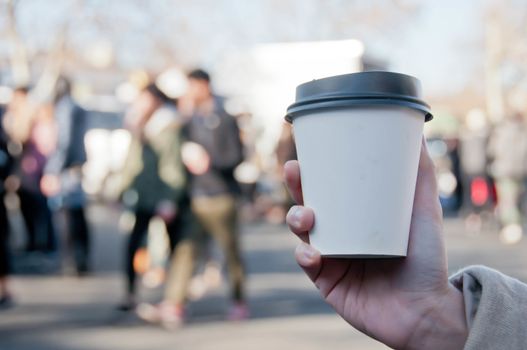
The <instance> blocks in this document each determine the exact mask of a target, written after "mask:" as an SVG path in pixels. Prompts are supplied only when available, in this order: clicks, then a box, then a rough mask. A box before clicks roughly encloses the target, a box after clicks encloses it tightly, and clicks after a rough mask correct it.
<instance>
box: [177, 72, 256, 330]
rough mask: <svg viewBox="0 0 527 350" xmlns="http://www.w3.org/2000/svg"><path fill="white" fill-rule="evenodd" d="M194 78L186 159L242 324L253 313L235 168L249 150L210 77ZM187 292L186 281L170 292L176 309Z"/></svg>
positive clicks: (195, 201)
mask: <svg viewBox="0 0 527 350" xmlns="http://www.w3.org/2000/svg"><path fill="white" fill-rule="evenodd" d="M188 80H189V85H188V91H187V98H188V99H189V101H188V105H190V106H191V115H190V119H189V121H188V123H187V124H186V126H185V129H184V132H185V137H186V141H187V142H186V143H185V144H184V145H183V149H182V157H183V162H184V164H185V166H186V168H187V169H188V171H189V172H190V180H189V181H190V183H189V191H190V196H191V201H192V211H193V213H194V215H195V216H196V218H197V220H198V222H199V224H200V226H201V228H202V234H205V233H206V234H207V235H210V237H212V238H213V239H214V240H215V241H216V242H217V243H218V244H219V246H220V247H221V248H222V250H223V253H224V256H225V260H226V265H227V270H228V274H229V279H230V284H231V293H232V300H233V304H232V306H231V308H230V310H229V314H228V318H229V319H231V320H242V319H246V318H248V316H249V310H248V307H247V304H246V300H245V295H244V283H245V272H244V266H243V262H242V257H241V252H240V243H239V232H238V222H237V209H236V195H237V194H238V193H239V187H238V184H237V182H236V180H235V178H234V169H235V168H236V166H237V165H239V164H240V163H241V162H242V161H243V146H242V143H241V140H240V133H239V129H238V125H237V123H236V120H235V119H234V118H233V117H232V116H231V115H229V114H228V113H227V112H226V111H225V108H224V106H223V102H224V100H223V98H221V97H219V96H215V95H213V93H212V89H211V85H210V84H211V82H210V76H209V74H208V73H207V72H205V71H203V70H200V69H197V70H194V71H192V72H190V73H189V74H188ZM191 254H192V251H191V250H189V251H188V255H189V256H188V257H186V259H187V261H192V262H193V260H194V258H192V257H191ZM182 259H184V258H182ZM186 264H187V263H185V265H186ZM178 286H179V287H178ZM184 288H185V283H179V284H178V285H176V288H175V289H172V292H171V293H169V294H170V296H169V299H170V300H171V301H172V304H173V305H177V306H178V307H180V306H181V305H183V304H184V302H185V298H186V291H185V289H184Z"/></svg>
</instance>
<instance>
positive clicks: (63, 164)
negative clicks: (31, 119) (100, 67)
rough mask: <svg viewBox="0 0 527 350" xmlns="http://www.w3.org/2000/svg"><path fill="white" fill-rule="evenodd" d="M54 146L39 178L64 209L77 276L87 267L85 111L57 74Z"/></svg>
mask: <svg viewBox="0 0 527 350" xmlns="http://www.w3.org/2000/svg"><path fill="white" fill-rule="evenodd" d="M53 109H54V110H53V118H54V124H55V130H56V132H55V147H54V150H53V152H51V154H50V156H49V159H48V161H47V163H46V166H45V169H44V176H43V177H42V180H41V182H40V187H41V189H42V192H43V193H44V194H45V195H46V196H48V197H49V198H50V203H52V204H53V208H54V209H55V210H59V209H61V210H62V212H63V213H64V216H65V219H66V225H67V230H66V231H67V232H68V237H69V245H70V248H71V249H72V253H73V254H72V255H73V259H74V263H75V270H76V272H77V274H78V275H79V276H81V275H84V274H85V273H87V272H88V271H89V265H90V264H89V252H90V234H89V228H88V223H87V222H86V215H85V212H84V207H85V205H86V198H85V194H84V191H83V189H82V166H83V164H84V163H85V162H86V149H85V146H84V135H85V133H86V122H87V120H86V111H85V110H84V109H83V108H81V107H80V106H79V105H78V104H77V103H76V102H75V101H74V100H73V98H72V96H71V84H70V82H69V81H68V80H67V79H66V78H64V77H60V78H59V79H58V81H57V83H56V86H55V91H54V105H53Z"/></svg>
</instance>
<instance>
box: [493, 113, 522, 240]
mask: <svg viewBox="0 0 527 350" xmlns="http://www.w3.org/2000/svg"><path fill="white" fill-rule="evenodd" d="M488 153H489V156H490V158H491V159H492V163H491V173H492V175H493V177H494V179H495V181H496V190H497V194H498V207H497V209H498V217H499V220H500V224H501V226H502V229H501V231H500V239H501V240H502V241H503V242H504V243H509V244H513V243H516V242H518V241H519V240H520V239H521V238H522V236H523V229H522V224H523V223H522V219H523V218H522V213H521V210H520V201H521V196H522V195H523V192H524V186H523V182H524V180H525V176H526V170H527V169H526V166H527V129H526V126H525V120H524V118H523V115H522V114H521V113H519V112H516V113H513V114H512V115H510V116H508V117H506V118H505V119H504V120H503V121H502V122H500V123H499V124H498V125H496V127H495V129H494V130H493V132H492V133H491V135H490V140H489V146H488Z"/></svg>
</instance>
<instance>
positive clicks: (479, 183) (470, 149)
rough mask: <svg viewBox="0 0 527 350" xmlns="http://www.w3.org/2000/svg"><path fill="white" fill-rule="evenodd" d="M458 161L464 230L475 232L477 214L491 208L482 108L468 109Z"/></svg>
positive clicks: (478, 224)
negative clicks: (460, 171)
mask: <svg viewBox="0 0 527 350" xmlns="http://www.w3.org/2000/svg"><path fill="white" fill-rule="evenodd" d="M460 135H461V137H460V152H459V153H460V163H461V168H462V178H463V190H464V193H463V206H464V211H465V212H466V214H467V215H466V219H465V225H466V228H467V230H469V231H476V232H479V231H480V230H481V226H482V218H481V216H480V214H481V213H482V212H484V211H485V210H492V206H493V196H492V193H493V191H492V188H493V184H492V180H491V178H490V176H489V174H488V163H489V160H488V155H487V145H488V141H489V135H490V128H489V125H488V122H487V119H486V116H485V114H484V113H483V111H481V110H478V109H474V110H471V111H470V112H469V113H468V114H467V117H466V120H465V127H464V128H463V129H462V130H461V133H460Z"/></svg>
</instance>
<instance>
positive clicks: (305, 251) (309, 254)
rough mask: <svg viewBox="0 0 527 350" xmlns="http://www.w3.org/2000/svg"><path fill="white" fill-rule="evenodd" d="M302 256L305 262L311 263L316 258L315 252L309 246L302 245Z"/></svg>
mask: <svg viewBox="0 0 527 350" xmlns="http://www.w3.org/2000/svg"><path fill="white" fill-rule="evenodd" d="M300 255H302V258H303V260H304V261H306V262H310V261H312V260H313V258H314V257H315V251H314V249H313V247H311V246H310V245H309V244H306V243H302V244H301V245H300Z"/></svg>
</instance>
